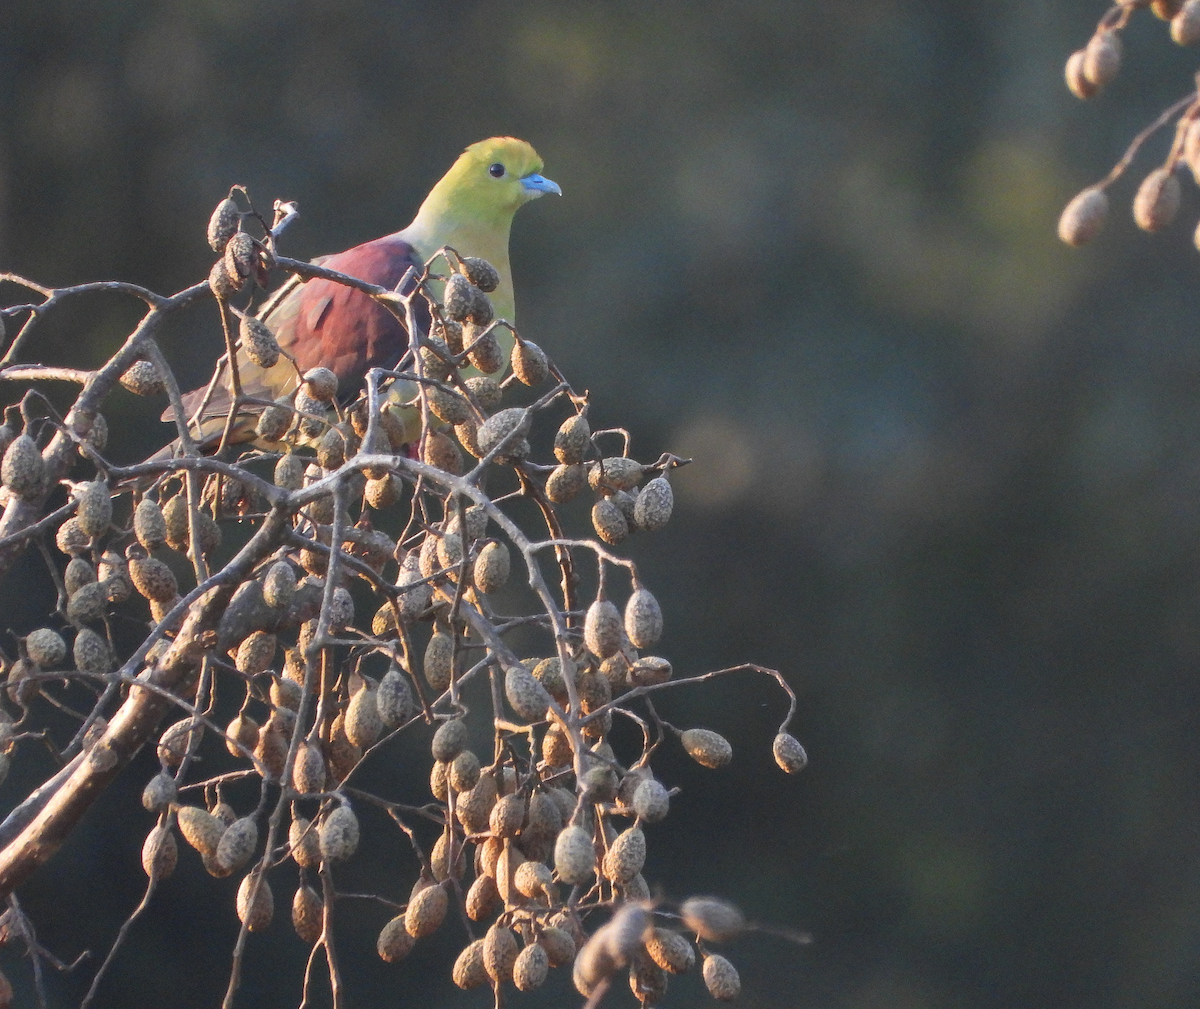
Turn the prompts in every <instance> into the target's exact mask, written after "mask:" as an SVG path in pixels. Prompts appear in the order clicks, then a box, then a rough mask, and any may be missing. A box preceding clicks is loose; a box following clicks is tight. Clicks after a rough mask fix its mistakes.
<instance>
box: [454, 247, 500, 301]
mask: <svg viewBox="0 0 1200 1009" xmlns="http://www.w3.org/2000/svg"><path fill="white" fill-rule="evenodd" d="M462 268H463V273H465V274H466V276H467V279H468V280H469V281H470V282H471V283H472V284H474V285H475V286H476V287H478V288H479V290H481V291H483V292H485V293H487V294H490V293H491V292H492V291H494V290H496V288H497V287H499V286H500V273H499V271H498V270H497V269H496V268H495V267H494V266H492V264H491V263H489V262H488V261H487V260H486V259H480V258H479V257H478V256H464V257H463V259H462Z"/></svg>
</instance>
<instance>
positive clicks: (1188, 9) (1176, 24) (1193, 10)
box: [1171, 0, 1200, 46]
mask: <svg viewBox="0 0 1200 1009" xmlns="http://www.w3.org/2000/svg"><path fill="white" fill-rule="evenodd" d="M1171 38H1173V39H1174V40H1175V41H1176V42H1177V43H1178V44H1179V45H1181V46H1190V45H1195V44H1196V43H1197V42H1200V0H1187V3H1185V4H1184V5H1183V6H1182V7H1180V8H1179V13H1178V14H1176V15H1175V16H1174V17H1173V18H1171Z"/></svg>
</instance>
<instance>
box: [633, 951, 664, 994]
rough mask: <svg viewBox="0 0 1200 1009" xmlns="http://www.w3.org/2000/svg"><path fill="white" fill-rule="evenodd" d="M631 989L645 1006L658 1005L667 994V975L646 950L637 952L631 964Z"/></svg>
mask: <svg viewBox="0 0 1200 1009" xmlns="http://www.w3.org/2000/svg"><path fill="white" fill-rule="evenodd" d="M629 988H630V990H631V991H632V992H633V994H634V996H635V997H636V998H637V999H638V1000H639V1001H641V1002H642V1004H643V1005H657V1004H658V1003H660V1002H661V1001H662V999H663V997H664V996H665V995H666V993H667V973H666V971H664V970H663V969H662V968H661V967H660V966H659V965H658V964H656V963H655V962H654V961H653V960H652V959H651V958H650V955H649V954H648V953H647V952H646V951H645V950H644V949H639V950H635V951H634V953H633V956H632V958H631V962H630V964H629Z"/></svg>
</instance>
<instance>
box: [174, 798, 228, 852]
mask: <svg viewBox="0 0 1200 1009" xmlns="http://www.w3.org/2000/svg"><path fill="white" fill-rule="evenodd" d="M175 816H176V819H177V820H178V821H179V832H180V833H181V834H182V835H183V839H184V840H185V841H187V843H188V844H190V845H191V846H192V847H193V848H195V849H196V850H197V851H198V852H200V854H201V855H204V856H205V857H207V858H213V857H215V856H216V854H217V845H219V844H220V843H221V835H222V834H224V833H225V824H224V823H223V822H222V821H221V820H219V819H218V818H217V817H215V816H213V815H212V813H210V812H209V811H208V810H207V809H201V808H200V807H199V806H180V807H179V808H178V809H177V810H176V811H175Z"/></svg>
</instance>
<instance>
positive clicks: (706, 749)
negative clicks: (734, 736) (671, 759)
mask: <svg viewBox="0 0 1200 1009" xmlns="http://www.w3.org/2000/svg"><path fill="white" fill-rule="evenodd" d="M679 741H680V742H681V743H683V748H684V749H685V750H686V751H687V754H688V756H689V757H691V758H692V759H693V760H694V761H695V762H696V763H697V764H701V765H703V766H704V767H711V768H717V767H724V766H725V765H726V764H728V763H729V761H730V760H731V759H733V747H732V746H730V745H729V741H728V740H727V739H726V738H725V737H724V736H722V735H721V734H720V733H719V732H713V731H712V730H711V729H685V730H684V731H683V732H682V733H681V734H680V737H679Z"/></svg>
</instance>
